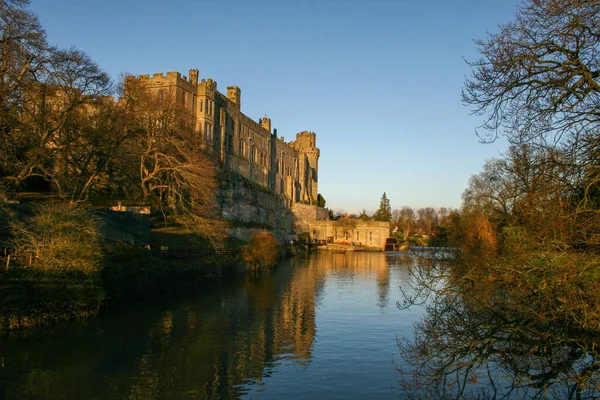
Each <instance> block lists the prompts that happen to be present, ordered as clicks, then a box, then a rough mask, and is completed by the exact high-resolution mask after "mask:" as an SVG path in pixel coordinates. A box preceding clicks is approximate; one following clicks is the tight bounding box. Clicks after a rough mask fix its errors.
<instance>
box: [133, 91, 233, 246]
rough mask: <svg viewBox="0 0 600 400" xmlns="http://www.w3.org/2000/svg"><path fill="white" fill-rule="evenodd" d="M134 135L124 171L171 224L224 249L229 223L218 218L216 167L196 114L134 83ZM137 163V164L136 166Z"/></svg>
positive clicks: (143, 198) (138, 189)
mask: <svg viewBox="0 0 600 400" xmlns="http://www.w3.org/2000/svg"><path fill="white" fill-rule="evenodd" d="M123 103H124V107H126V109H127V116H128V121H129V122H128V130H129V131H130V132H131V135H132V137H131V138H130V139H129V140H128V141H127V142H126V144H125V145H124V150H123V157H124V158H125V160H124V161H123V164H122V165H123V170H122V174H123V175H125V176H128V177H129V179H131V182H132V184H134V186H135V187H137V193H138V196H139V198H140V200H142V201H145V202H150V203H152V204H153V205H154V206H155V207H157V209H159V210H160V211H161V212H162V215H163V217H164V221H165V222H169V223H174V224H178V225H182V226H184V227H185V228H186V229H188V230H189V231H190V232H191V233H196V234H199V235H201V236H202V237H204V238H205V239H207V240H209V241H210V243H211V244H212V245H213V246H215V247H217V248H218V247H220V246H221V244H222V241H223V239H224V237H225V223H224V221H223V220H221V219H220V218H218V217H217V203H216V192H217V181H216V166H215V164H214V162H213V161H212V160H211V159H210V157H209V156H208V155H207V154H206V153H204V152H203V151H202V150H200V149H199V146H197V144H198V141H197V139H196V137H195V133H194V130H193V124H192V120H191V116H190V114H189V112H188V111H187V110H185V109H184V108H180V107H178V106H177V105H176V104H172V103H163V99H161V98H159V97H158V96H156V94H154V93H152V92H150V91H148V90H146V88H144V87H142V86H139V85H137V84H136V83H135V82H134V81H130V82H129V83H128V85H127V87H126V92H125V97H124V99H123ZM134 166H135V167H134Z"/></svg>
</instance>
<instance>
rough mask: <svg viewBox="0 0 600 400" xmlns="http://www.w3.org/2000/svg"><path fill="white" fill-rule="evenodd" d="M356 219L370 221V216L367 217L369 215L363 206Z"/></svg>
mask: <svg viewBox="0 0 600 400" xmlns="http://www.w3.org/2000/svg"><path fill="white" fill-rule="evenodd" d="M358 219H360V220H362V221H370V220H371V217H369V215H368V214H367V210H365V209H364V208H363V210H362V211H361V212H360V215H359V216H358Z"/></svg>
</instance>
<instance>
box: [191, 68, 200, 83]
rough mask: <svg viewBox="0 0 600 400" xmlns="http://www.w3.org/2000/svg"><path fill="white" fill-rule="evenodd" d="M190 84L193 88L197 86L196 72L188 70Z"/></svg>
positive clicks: (195, 70)
mask: <svg viewBox="0 0 600 400" xmlns="http://www.w3.org/2000/svg"><path fill="white" fill-rule="evenodd" d="M190 83H191V84H192V85H194V86H196V85H197V84H198V70H197V69H190Z"/></svg>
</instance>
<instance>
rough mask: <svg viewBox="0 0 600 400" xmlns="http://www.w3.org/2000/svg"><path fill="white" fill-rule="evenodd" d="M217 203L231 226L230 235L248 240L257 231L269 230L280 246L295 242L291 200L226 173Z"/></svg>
mask: <svg viewBox="0 0 600 400" xmlns="http://www.w3.org/2000/svg"><path fill="white" fill-rule="evenodd" d="M222 175H223V176H222V177H221V183H220V188H219V193H218V196H217V201H218V204H219V207H220V211H221V215H222V217H223V218H224V219H226V220H227V221H230V223H231V229H230V230H229V233H230V234H231V235H232V236H235V237H237V238H239V239H242V240H247V239H248V238H249V237H250V235H251V234H252V233H253V232H255V231H257V230H265V229H266V230H269V231H270V232H272V233H273V234H274V235H275V237H276V238H277V240H279V242H280V243H286V242H287V241H289V240H291V239H295V235H294V233H293V229H292V211H291V206H290V200H289V199H288V198H287V197H285V196H283V195H279V194H277V193H274V192H272V191H270V190H268V189H265V188H264V187H262V186H260V185H258V184H256V183H254V182H253V181H251V180H249V179H247V178H245V177H243V176H241V175H238V174H233V173H223V174H222Z"/></svg>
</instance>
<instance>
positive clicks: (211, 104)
mask: <svg viewBox="0 0 600 400" xmlns="http://www.w3.org/2000/svg"><path fill="white" fill-rule="evenodd" d="M213 103H214V101H210V105H209V107H210V108H209V111H208V113H209V114H210V115H213Z"/></svg>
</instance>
